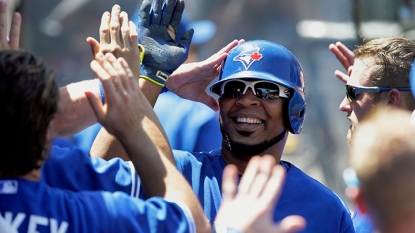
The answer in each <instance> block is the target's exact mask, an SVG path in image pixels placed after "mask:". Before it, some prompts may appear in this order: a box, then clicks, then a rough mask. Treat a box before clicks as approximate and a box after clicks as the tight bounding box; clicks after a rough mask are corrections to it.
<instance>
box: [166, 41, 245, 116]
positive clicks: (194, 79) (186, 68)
mask: <svg viewBox="0 0 415 233" xmlns="http://www.w3.org/2000/svg"><path fill="white" fill-rule="evenodd" d="M243 42H244V40H239V41H237V40H234V41H232V42H231V43H229V44H228V45H226V46H225V47H223V48H222V49H221V50H219V51H218V52H217V53H215V54H213V55H212V56H210V57H209V58H208V59H206V60H204V61H201V62H193V63H187V64H183V65H181V66H180V67H179V68H178V69H177V70H175V71H174V72H173V74H172V75H171V76H170V78H169V79H168V80H167V83H166V87H167V88H168V89H169V90H170V91H172V92H174V93H175V94H177V95H178V96H180V97H182V98H184V99H189V100H193V101H198V102H201V103H204V104H206V105H207V106H209V107H210V108H212V109H213V110H215V111H217V110H219V104H218V102H217V101H216V99H215V98H213V97H212V96H210V95H208V94H207V93H206V91H205V90H206V88H207V86H208V85H209V84H210V83H211V82H212V81H213V80H214V79H215V78H216V77H217V76H218V73H219V69H220V64H221V62H222V61H223V60H224V59H225V58H226V56H227V55H228V52H229V50H231V49H232V48H233V47H235V46H236V45H238V44H240V43H243Z"/></svg>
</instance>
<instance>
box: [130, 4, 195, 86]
mask: <svg viewBox="0 0 415 233" xmlns="http://www.w3.org/2000/svg"><path fill="white" fill-rule="evenodd" d="M172 1H176V0H166V3H164V0H154V1H152V0H144V1H143V3H142V4H141V9H140V17H139V21H138V32H139V43H140V44H141V45H142V46H143V47H144V49H145V52H144V60H143V64H142V65H141V77H144V78H146V79H148V80H150V81H152V82H154V83H155V84H158V85H160V86H164V85H165V83H166V80H167V78H168V77H169V75H170V74H171V73H172V72H173V71H174V70H176V69H177V67H179V66H180V65H181V64H182V63H183V62H184V61H185V60H186V59H187V55H188V51H189V46H190V42H191V40H192V36H193V29H189V30H188V31H186V32H185V33H184V34H183V35H182V36H181V38H180V39H179V40H178V41H175V38H172V37H171V35H170V34H171V33H170V34H169V28H170V32H171V30H174V31H175V32H177V31H178V28H179V25H180V20H181V18H182V14H183V11H184V1H183V0H178V1H177V2H176V4H173V2H172ZM152 2H153V3H154V4H153V5H152ZM172 28H173V29H172ZM179 36H180V35H179ZM175 37H176V36H175Z"/></svg>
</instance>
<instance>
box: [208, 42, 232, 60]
mask: <svg viewBox="0 0 415 233" xmlns="http://www.w3.org/2000/svg"><path fill="white" fill-rule="evenodd" d="M238 44H239V41H238V40H233V41H232V42H230V43H229V44H227V45H226V46H225V47H223V48H222V49H221V50H219V51H218V52H217V53H215V54H214V55H213V56H217V55H218V54H222V53H227V52H229V51H230V50H231V49H233V48H234V47H235V46H237V45H238ZM211 57H212V56H211Z"/></svg>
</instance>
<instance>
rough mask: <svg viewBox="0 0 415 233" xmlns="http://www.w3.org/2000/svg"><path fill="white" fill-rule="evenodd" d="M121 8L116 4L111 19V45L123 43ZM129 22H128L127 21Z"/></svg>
mask: <svg viewBox="0 0 415 233" xmlns="http://www.w3.org/2000/svg"><path fill="white" fill-rule="evenodd" d="M120 14H121V7H120V6H119V5H117V4H115V5H114V6H113V7H112V11H111V19H110V35H111V37H110V39H111V44H120V42H121V38H120V37H121V32H120V28H121V22H120ZM127 22H128V21H127Z"/></svg>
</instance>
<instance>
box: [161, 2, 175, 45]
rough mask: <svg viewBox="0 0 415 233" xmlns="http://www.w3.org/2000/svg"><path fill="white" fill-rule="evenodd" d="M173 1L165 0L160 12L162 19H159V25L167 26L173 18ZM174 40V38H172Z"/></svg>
mask: <svg viewBox="0 0 415 233" xmlns="http://www.w3.org/2000/svg"><path fill="white" fill-rule="evenodd" d="M174 3H175V0H166V4H164V6H163V10H162V17H161V18H162V19H161V23H162V24H163V25H169V24H170V21H171V19H172V16H173V11H174V6H175V4H174ZM173 39H174V37H173Z"/></svg>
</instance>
